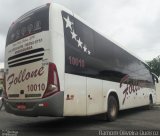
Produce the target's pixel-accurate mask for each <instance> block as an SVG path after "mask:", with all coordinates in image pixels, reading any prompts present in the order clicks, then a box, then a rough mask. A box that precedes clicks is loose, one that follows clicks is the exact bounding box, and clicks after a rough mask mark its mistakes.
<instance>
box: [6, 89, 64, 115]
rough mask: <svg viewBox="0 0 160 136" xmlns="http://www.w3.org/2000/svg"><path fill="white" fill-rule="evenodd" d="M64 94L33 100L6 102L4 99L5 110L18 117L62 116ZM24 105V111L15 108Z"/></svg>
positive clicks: (59, 93)
mask: <svg viewBox="0 0 160 136" xmlns="http://www.w3.org/2000/svg"><path fill="white" fill-rule="evenodd" d="M63 103H64V92H62V91H60V92H58V93H56V94H54V95H52V96H49V97H47V98H43V99H35V100H8V99H5V98H4V106H5V110H6V111H7V112H8V113H12V114H15V115H19V116H31V117H33V116H54V117H61V116H63ZM17 105H25V107H26V108H25V109H19V108H17Z"/></svg>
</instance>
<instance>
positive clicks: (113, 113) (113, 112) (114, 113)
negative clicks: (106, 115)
mask: <svg viewBox="0 0 160 136" xmlns="http://www.w3.org/2000/svg"><path fill="white" fill-rule="evenodd" d="M116 112H117V110H116V106H115V105H113V106H112V108H111V116H112V117H114V116H115V115H116Z"/></svg>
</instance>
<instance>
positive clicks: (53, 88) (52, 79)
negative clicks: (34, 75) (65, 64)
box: [43, 63, 60, 98]
mask: <svg viewBox="0 0 160 136" xmlns="http://www.w3.org/2000/svg"><path fill="white" fill-rule="evenodd" d="M48 70H49V71H48V84H47V89H46V91H45V93H44V95H43V98H45V97H47V96H50V95H52V94H55V93H56V92H58V91H60V85H59V78H58V72H57V68H56V65H55V64H53V63H49V68H48Z"/></svg>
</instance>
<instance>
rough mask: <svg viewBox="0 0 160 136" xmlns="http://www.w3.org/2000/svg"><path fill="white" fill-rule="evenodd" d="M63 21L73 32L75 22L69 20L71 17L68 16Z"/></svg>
mask: <svg viewBox="0 0 160 136" xmlns="http://www.w3.org/2000/svg"><path fill="white" fill-rule="evenodd" d="M63 19H64V20H65V21H66V28H68V27H69V28H70V30H72V25H73V22H71V21H70V19H69V16H67V18H64V17H63Z"/></svg>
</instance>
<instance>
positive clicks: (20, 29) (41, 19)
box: [6, 4, 49, 46]
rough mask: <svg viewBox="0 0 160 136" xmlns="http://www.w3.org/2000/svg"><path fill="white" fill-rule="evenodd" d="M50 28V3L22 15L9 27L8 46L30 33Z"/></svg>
mask: <svg viewBox="0 0 160 136" xmlns="http://www.w3.org/2000/svg"><path fill="white" fill-rule="evenodd" d="M47 30H49V4H46V5H45V6H41V7H39V8H36V9H34V10H31V11H29V12H27V13H26V14H24V15H23V16H21V17H20V18H19V19H17V20H16V22H14V23H13V24H12V25H11V27H10V28H9V31H8V35H7V40H6V46H7V45H9V44H11V43H13V42H16V41H17V40H20V39H22V38H24V37H27V36H29V35H33V34H35V33H39V32H42V31H47Z"/></svg>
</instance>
